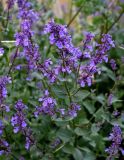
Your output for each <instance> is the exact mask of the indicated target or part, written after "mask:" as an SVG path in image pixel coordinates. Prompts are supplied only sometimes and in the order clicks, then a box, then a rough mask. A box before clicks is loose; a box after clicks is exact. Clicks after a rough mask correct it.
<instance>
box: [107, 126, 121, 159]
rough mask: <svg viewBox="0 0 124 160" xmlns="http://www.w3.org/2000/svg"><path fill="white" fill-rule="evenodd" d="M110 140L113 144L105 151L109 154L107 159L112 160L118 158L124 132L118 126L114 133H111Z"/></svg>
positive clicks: (115, 127)
mask: <svg viewBox="0 0 124 160" xmlns="http://www.w3.org/2000/svg"><path fill="white" fill-rule="evenodd" d="M109 140H110V141H111V142H112V144H111V146H110V147H109V148H107V149H106V150H105V151H106V152H107V153H108V154H109V156H108V158H107V159H108V160H111V159H112V158H114V157H115V156H117V154H118V151H119V150H120V145H121V142H122V131H121V128H120V127H119V126H118V125H117V124H116V125H114V127H113V128H112V133H110V136H109Z"/></svg>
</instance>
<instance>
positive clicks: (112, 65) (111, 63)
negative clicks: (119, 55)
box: [110, 59, 117, 70]
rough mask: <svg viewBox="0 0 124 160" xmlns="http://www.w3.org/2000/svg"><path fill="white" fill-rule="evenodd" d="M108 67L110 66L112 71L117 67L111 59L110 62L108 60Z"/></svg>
mask: <svg viewBox="0 0 124 160" xmlns="http://www.w3.org/2000/svg"><path fill="white" fill-rule="evenodd" d="M110 65H111V68H112V69H113V70H116V69H117V67H116V62H115V60H114V59H111V60H110Z"/></svg>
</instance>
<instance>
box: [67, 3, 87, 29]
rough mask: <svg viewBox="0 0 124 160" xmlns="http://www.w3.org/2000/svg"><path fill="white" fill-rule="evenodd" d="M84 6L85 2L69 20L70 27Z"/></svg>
mask: <svg viewBox="0 0 124 160" xmlns="http://www.w3.org/2000/svg"><path fill="white" fill-rule="evenodd" d="M83 6H84V3H82V5H81V6H80V8H79V9H78V11H77V12H76V13H75V15H74V16H73V17H72V18H71V20H70V21H69V23H68V24H67V27H69V26H70V25H71V23H72V22H73V21H74V19H75V18H76V17H77V16H78V14H79V13H80V11H81V10H82V8H83Z"/></svg>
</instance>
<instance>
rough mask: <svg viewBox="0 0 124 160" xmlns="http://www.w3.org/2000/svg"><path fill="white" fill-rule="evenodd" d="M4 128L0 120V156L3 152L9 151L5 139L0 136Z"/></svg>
mask: <svg viewBox="0 0 124 160" xmlns="http://www.w3.org/2000/svg"><path fill="white" fill-rule="evenodd" d="M3 130H4V125H3V122H2V121H1V120H0V156H1V155H3V154H9V153H10V146H9V144H8V142H7V141H6V140H4V139H3V138H2V135H3Z"/></svg>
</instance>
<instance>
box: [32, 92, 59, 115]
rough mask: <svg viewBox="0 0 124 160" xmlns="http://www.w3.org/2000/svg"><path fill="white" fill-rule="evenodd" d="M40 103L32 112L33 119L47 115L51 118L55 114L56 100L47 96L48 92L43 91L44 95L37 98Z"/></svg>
mask: <svg viewBox="0 0 124 160" xmlns="http://www.w3.org/2000/svg"><path fill="white" fill-rule="evenodd" d="M39 102H40V103H41V105H40V107H38V106H37V107H36V111H35V112H34V115H35V117H38V115H40V114H48V115H51V116H53V115H54V114H55V106H56V100H55V99H53V98H52V97H50V96H49V92H48V90H46V91H45V95H44V96H43V97H41V98H39Z"/></svg>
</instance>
